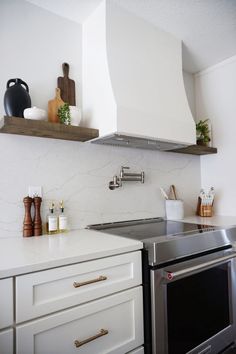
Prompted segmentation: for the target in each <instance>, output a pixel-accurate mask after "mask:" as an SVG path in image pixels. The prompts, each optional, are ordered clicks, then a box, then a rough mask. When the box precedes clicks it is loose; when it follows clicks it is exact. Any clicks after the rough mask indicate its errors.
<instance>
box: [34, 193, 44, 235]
mask: <svg viewBox="0 0 236 354" xmlns="http://www.w3.org/2000/svg"><path fill="white" fill-rule="evenodd" d="M41 203H42V198H41V197H34V207H35V214H34V236H41V235H42V219H41V215H40V207H41Z"/></svg>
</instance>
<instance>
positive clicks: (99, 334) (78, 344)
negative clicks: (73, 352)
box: [74, 329, 108, 348]
mask: <svg viewBox="0 0 236 354" xmlns="http://www.w3.org/2000/svg"><path fill="white" fill-rule="evenodd" d="M106 334H108V330H107V329H100V332H99V333H98V334H96V335H95V336H92V337H90V338H87V339H84V340H80V341H79V340H77V339H76V340H75V341H74V344H75V346H76V348H79V347H82V345H84V344H87V343H89V342H92V341H93V340H95V339H97V338H100V337H102V336H105V335H106Z"/></svg>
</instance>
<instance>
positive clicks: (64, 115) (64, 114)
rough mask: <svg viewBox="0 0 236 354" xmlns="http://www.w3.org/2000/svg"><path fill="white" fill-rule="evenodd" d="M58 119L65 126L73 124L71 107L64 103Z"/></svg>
mask: <svg viewBox="0 0 236 354" xmlns="http://www.w3.org/2000/svg"><path fill="white" fill-rule="evenodd" d="M58 117H59V120H60V123H62V124H65V125H70V124H71V116H70V107H69V104H68V103H64V104H63V106H61V107H59V108H58Z"/></svg>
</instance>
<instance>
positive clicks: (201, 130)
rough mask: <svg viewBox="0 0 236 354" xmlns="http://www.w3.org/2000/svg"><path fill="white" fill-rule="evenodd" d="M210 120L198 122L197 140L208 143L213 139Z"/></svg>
mask: <svg viewBox="0 0 236 354" xmlns="http://www.w3.org/2000/svg"><path fill="white" fill-rule="evenodd" d="M208 121H209V119H205V120H200V121H199V122H198V123H196V131H197V141H198V142H202V143H203V144H207V143H209V141H211V139H210V130H209V126H208Z"/></svg>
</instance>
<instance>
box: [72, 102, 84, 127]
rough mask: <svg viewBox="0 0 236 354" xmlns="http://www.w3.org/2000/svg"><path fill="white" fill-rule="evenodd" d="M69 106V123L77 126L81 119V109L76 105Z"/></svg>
mask: <svg viewBox="0 0 236 354" xmlns="http://www.w3.org/2000/svg"><path fill="white" fill-rule="evenodd" d="M69 107H70V117H71V125H76V126H78V125H79V123H80V121H81V110H80V109H79V108H78V107H76V106H69Z"/></svg>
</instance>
